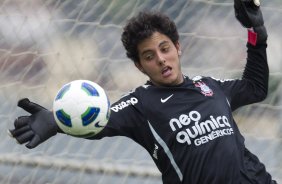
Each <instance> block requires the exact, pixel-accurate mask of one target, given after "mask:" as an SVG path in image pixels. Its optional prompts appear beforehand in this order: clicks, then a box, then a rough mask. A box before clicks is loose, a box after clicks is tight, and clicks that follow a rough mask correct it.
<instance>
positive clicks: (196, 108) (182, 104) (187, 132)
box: [9, 0, 276, 184]
mask: <svg viewBox="0 0 282 184" xmlns="http://www.w3.org/2000/svg"><path fill="white" fill-rule="evenodd" d="M234 8H235V16H236V18H237V19H238V21H239V22H240V23H241V24H242V25H243V26H244V27H246V28H247V29H248V42H247V62H246V66H245V69H244V73H243V76H242V79H240V80H239V79H237V80H217V79H214V78H212V77H203V76H197V77H194V78H189V77H188V76H186V75H184V74H183V73H182V72H181V63H180V58H181V57H180V55H181V45H180V43H179V35H178V32H177V29H176V26H175V23H174V22H173V21H171V20H170V19H169V18H168V17H167V16H165V15H163V14H161V13H152V12H141V13H139V14H138V15H137V16H136V17H134V18H132V19H130V20H129V22H128V24H127V25H126V26H125V27H124V32H123V33H122V38H121V40H122V43H123V45H124V47H125V49H126V54H127V56H128V57H129V58H130V59H131V60H132V61H133V62H134V64H135V66H136V67H137V68H138V69H139V70H140V71H141V72H142V73H144V74H145V75H147V76H148V78H149V80H148V81H147V82H146V83H145V84H144V85H143V86H140V87H137V88H136V89H135V90H133V91H131V92H130V93H128V94H127V95H126V96H124V97H122V98H121V99H120V100H119V101H117V102H116V103H114V104H112V106H111V116H110V119H109V122H108V124H107V126H106V127H105V128H104V129H103V130H102V131H101V132H100V133H99V134H97V135H95V136H94V137H89V139H101V138H103V137H112V136H126V137H129V138H131V139H133V140H134V141H135V142H137V143H138V144H140V145H141V146H143V147H144V148H145V149H146V150H147V151H148V152H149V154H150V155H151V156H152V158H153V160H154V162H155V164H156V166H157V167H158V169H159V170H160V172H161V173H162V180H163V183H164V184H187V183H191V184H220V183H224V184H228V183H238V184H239V183H242V184H252V183H256V184H274V183H276V182H275V181H274V180H272V177H271V175H270V174H269V173H268V172H267V171H266V169H265V166H264V164H262V163H261V162H260V161H259V159H258V158H257V157H256V156H255V155H254V154H252V153H251V152H250V151H249V150H248V149H247V148H246V147H245V144H244V137H243V136H242V135H241V133H240V131H239V129H238V127H237V125H236V123H235V121H234V119H233V116H232V111H234V110H235V109H237V108H239V107H241V106H243V105H247V104H251V103H255V102H259V101H262V100H263V99H265V98H266V96H267V89H268V75H269V70H268V64H267V56H266V47H267V43H266V41H267V32H266V29H265V27H264V22H263V17H262V13H261V10H260V5H259V1H257V0H234ZM181 59H185V58H181ZM223 62H224V61H223ZM18 106H19V107H21V108H23V109H24V110H26V111H27V112H29V113H31V115H30V116H21V117H18V118H17V119H16V120H15V122H14V129H12V130H10V131H9V132H10V133H11V135H12V136H13V137H14V138H15V139H16V140H17V142H19V143H20V144H26V147H28V148H34V147H36V146H38V145H39V144H41V143H43V142H44V141H46V140H47V139H49V138H50V137H51V136H54V135H56V134H57V133H58V132H59V133H63V132H62V131H61V130H60V129H59V128H58V126H57V125H56V123H55V120H54V117H53V115H52V112H50V111H48V110H47V109H45V108H43V107H41V106H40V105H38V104H35V103H33V102H30V101H29V100H28V99H22V100H20V101H19V103H18Z"/></svg>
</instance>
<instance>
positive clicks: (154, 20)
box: [121, 12, 179, 62]
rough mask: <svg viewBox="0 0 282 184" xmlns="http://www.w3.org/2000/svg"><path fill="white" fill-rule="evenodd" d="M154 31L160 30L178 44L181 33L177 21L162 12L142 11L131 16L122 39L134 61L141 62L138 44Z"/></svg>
mask: <svg viewBox="0 0 282 184" xmlns="http://www.w3.org/2000/svg"><path fill="white" fill-rule="evenodd" d="M154 32H160V33H162V34H164V35H166V36H167V37H169V38H170V39H171V41H172V42H173V43H174V44H176V43H177V41H178V39H179V34H178V31H177V28H176V25H175V23H174V22H173V21H172V20H170V19H169V17H168V16H166V15H164V14H162V13H160V12H140V13H139V14H138V15H137V16H136V17H133V18H131V19H130V20H129V21H128V23H127V24H126V25H125V27H124V29H123V33H122V36H121V41H122V43H123V46H124V48H125V50H126V55H127V57H128V58H129V59H131V60H132V61H133V62H139V55H138V50H137V45H138V44H139V43H140V42H142V41H143V40H144V39H146V38H148V37H150V36H151V35H152V34H153V33H154Z"/></svg>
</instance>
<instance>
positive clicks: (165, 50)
mask: <svg viewBox="0 0 282 184" xmlns="http://www.w3.org/2000/svg"><path fill="white" fill-rule="evenodd" d="M161 51H162V52H168V51H169V46H165V47H162V49H161Z"/></svg>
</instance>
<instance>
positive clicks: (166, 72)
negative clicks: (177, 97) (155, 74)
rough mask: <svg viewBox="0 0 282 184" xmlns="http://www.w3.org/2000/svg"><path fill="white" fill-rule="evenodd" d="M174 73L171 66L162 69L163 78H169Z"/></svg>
mask: <svg viewBox="0 0 282 184" xmlns="http://www.w3.org/2000/svg"><path fill="white" fill-rule="evenodd" d="M171 73H172V68H171V67H170V66H166V67H164V68H163V69H162V76H163V77H168V76H170V75H171Z"/></svg>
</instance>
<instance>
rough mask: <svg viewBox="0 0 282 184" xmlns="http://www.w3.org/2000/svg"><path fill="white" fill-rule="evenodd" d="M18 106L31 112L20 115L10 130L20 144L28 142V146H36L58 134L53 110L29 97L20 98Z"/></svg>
mask: <svg viewBox="0 0 282 184" xmlns="http://www.w3.org/2000/svg"><path fill="white" fill-rule="evenodd" d="M18 106H19V107H21V108H22V109H24V110H25V111H27V112H29V113H30V114H31V115H30V116H20V117H18V118H17V119H16V120H15V122H14V126H15V129H13V130H8V133H10V135H11V136H12V137H14V138H15V139H16V140H17V142H18V143H19V144H24V143H27V142H28V143H27V144H26V145H25V146H26V147H27V148H29V149H31V148H35V147H36V146H38V145H39V144H41V143H42V142H44V141H45V140H47V139H49V138H50V137H52V136H54V135H56V134H57V132H58V130H59V127H58V125H57V124H56V122H55V119H54V116H53V113H52V111H49V110H47V109H45V108H44V107H42V106H40V105H38V104H36V103H33V102H30V101H29V99H27V98H24V99H21V100H19V102H18Z"/></svg>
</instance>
